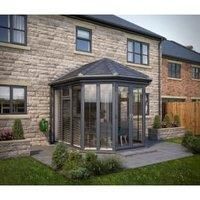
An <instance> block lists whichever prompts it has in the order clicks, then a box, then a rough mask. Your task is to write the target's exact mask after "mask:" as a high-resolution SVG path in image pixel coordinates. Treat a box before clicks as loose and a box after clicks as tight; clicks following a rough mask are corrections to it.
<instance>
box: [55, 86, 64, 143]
mask: <svg viewBox="0 0 200 200" xmlns="http://www.w3.org/2000/svg"><path fill="white" fill-rule="evenodd" d="M54 98H55V104H54V105H55V107H54V117H55V121H54V124H55V140H56V141H58V140H62V132H61V89H58V90H57V89H56V90H55V96H54Z"/></svg>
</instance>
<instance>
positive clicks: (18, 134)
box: [12, 119, 24, 139]
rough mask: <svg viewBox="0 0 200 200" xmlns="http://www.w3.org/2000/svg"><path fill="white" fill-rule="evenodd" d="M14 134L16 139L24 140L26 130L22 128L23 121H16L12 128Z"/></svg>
mask: <svg viewBox="0 0 200 200" xmlns="http://www.w3.org/2000/svg"><path fill="white" fill-rule="evenodd" d="M12 132H13V138H14V139H24V130H23V127H22V122H21V119H15V122H14V124H13V127H12Z"/></svg>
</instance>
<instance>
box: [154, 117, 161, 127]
mask: <svg viewBox="0 0 200 200" xmlns="http://www.w3.org/2000/svg"><path fill="white" fill-rule="evenodd" d="M153 128H155V129H158V128H161V121H160V116H159V115H156V116H155V117H154V121H153Z"/></svg>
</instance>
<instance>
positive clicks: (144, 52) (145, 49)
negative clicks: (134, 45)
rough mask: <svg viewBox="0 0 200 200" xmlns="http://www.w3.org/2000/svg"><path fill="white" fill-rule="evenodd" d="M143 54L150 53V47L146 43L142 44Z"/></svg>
mask: <svg viewBox="0 0 200 200" xmlns="http://www.w3.org/2000/svg"><path fill="white" fill-rule="evenodd" d="M142 54H145V55H147V54H148V47H147V45H146V44H142Z"/></svg>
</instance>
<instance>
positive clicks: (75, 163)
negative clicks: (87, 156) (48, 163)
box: [63, 151, 84, 175]
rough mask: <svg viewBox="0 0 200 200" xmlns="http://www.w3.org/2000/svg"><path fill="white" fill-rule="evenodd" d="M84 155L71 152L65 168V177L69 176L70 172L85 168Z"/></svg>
mask: <svg viewBox="0 0 200 200" xmlns="http://www.w3.org/2000/svg"><path fill="white" fill-rule="evenodd" d="M83 163H84V161H83V158H82V155H81V154H80V153H79V152H78V151H71V152H69V155H68V158H67V160H66V161H65V164H64V166H63V173H64V175H68V172H69V171H71V170H74V169H78V168H79V167H82V166H83Z"/></svg>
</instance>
